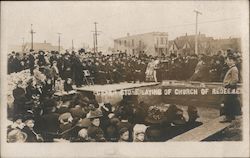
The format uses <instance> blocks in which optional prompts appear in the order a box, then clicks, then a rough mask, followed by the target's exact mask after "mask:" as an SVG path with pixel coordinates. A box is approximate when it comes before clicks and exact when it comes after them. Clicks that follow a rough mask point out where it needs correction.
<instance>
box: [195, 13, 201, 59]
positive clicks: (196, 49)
mask: <svg viewBox="0 0 250 158" xmlns="http://www.w3.org/2000/svg"><path fill="white" fill-rule="evenodd" d="M194 12H195V14H196V23H195V54H198V35H197V34H198V15H199V14H200V15H202V13H201V12H199V11H198V10H194Z"/></svg>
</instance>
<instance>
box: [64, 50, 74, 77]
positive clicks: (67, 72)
mask: <svg viewBox="0 0 250 158" xmlns="http://www.w3.org/2000/svg"><path fill="white" fill-rule="evenodd" d="M69 57H70V55H69V53H66V54H65V57H64V61H63V79H64V80H65V79H67V78H72V63H71V61H70V58H69Z"/></svg>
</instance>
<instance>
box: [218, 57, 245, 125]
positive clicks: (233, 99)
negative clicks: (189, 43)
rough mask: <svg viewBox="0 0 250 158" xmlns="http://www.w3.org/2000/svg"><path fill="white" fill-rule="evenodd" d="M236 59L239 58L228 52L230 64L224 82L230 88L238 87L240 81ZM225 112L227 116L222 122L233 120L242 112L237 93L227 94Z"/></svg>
mask: <svg viewBox="0 0 250 158" xmlns="http://www.w3.org/2000/svg"><path fill="white" fill-rule="evenodd" d="M236 60H237V58H236V57H235V56H234V55H233V54H232V53H228V56H227V58H226V63H227V65H228V66H229V70H228V71H227V73H226V75H225V77H224V80H223V84H224V86H225V88H228V89H229V90H233V89H236V88H237V83H238V82H239V72H238V68H237V67H236ZM224 113H225V118H224V120H222V121H221V122H222V123H224V122H231V121H232V120H234V119H235V116H236V115H239V114H241V107H240V103H239V100H238V96H237V94H225V96H224Z"/></svg>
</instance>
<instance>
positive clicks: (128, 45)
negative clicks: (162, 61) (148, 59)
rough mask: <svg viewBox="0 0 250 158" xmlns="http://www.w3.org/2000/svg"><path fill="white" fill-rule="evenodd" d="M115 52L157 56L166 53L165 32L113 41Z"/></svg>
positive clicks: (166, 37)
mask: <svg viewBox="0 0 250 158" xmlns="http://www.w3.org/2000/svg"><path fill="white" fill-rule="evenodd" d="M114 49H115V51H121V52H127V53H128V54H133V55H139V54H140V53H142V52H145V53H146V54H147V55H152V56H158V55H162V54H166V53H167V52H168V34H167V33H166V32H150V33H144V34H138V35H129V34H127V36H126V37H121V38H117V39H115V40H114Z"/></svg>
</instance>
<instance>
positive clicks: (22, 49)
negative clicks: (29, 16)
mask: <svg viewBox="0 0 250 158" xmlns="http://www.w3.org/2000/svg"><path fill="white" fill-rule="evenodd" d="M22 41H23V43H22V51H23V52H24V37H23V38H22Z"/></svg>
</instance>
